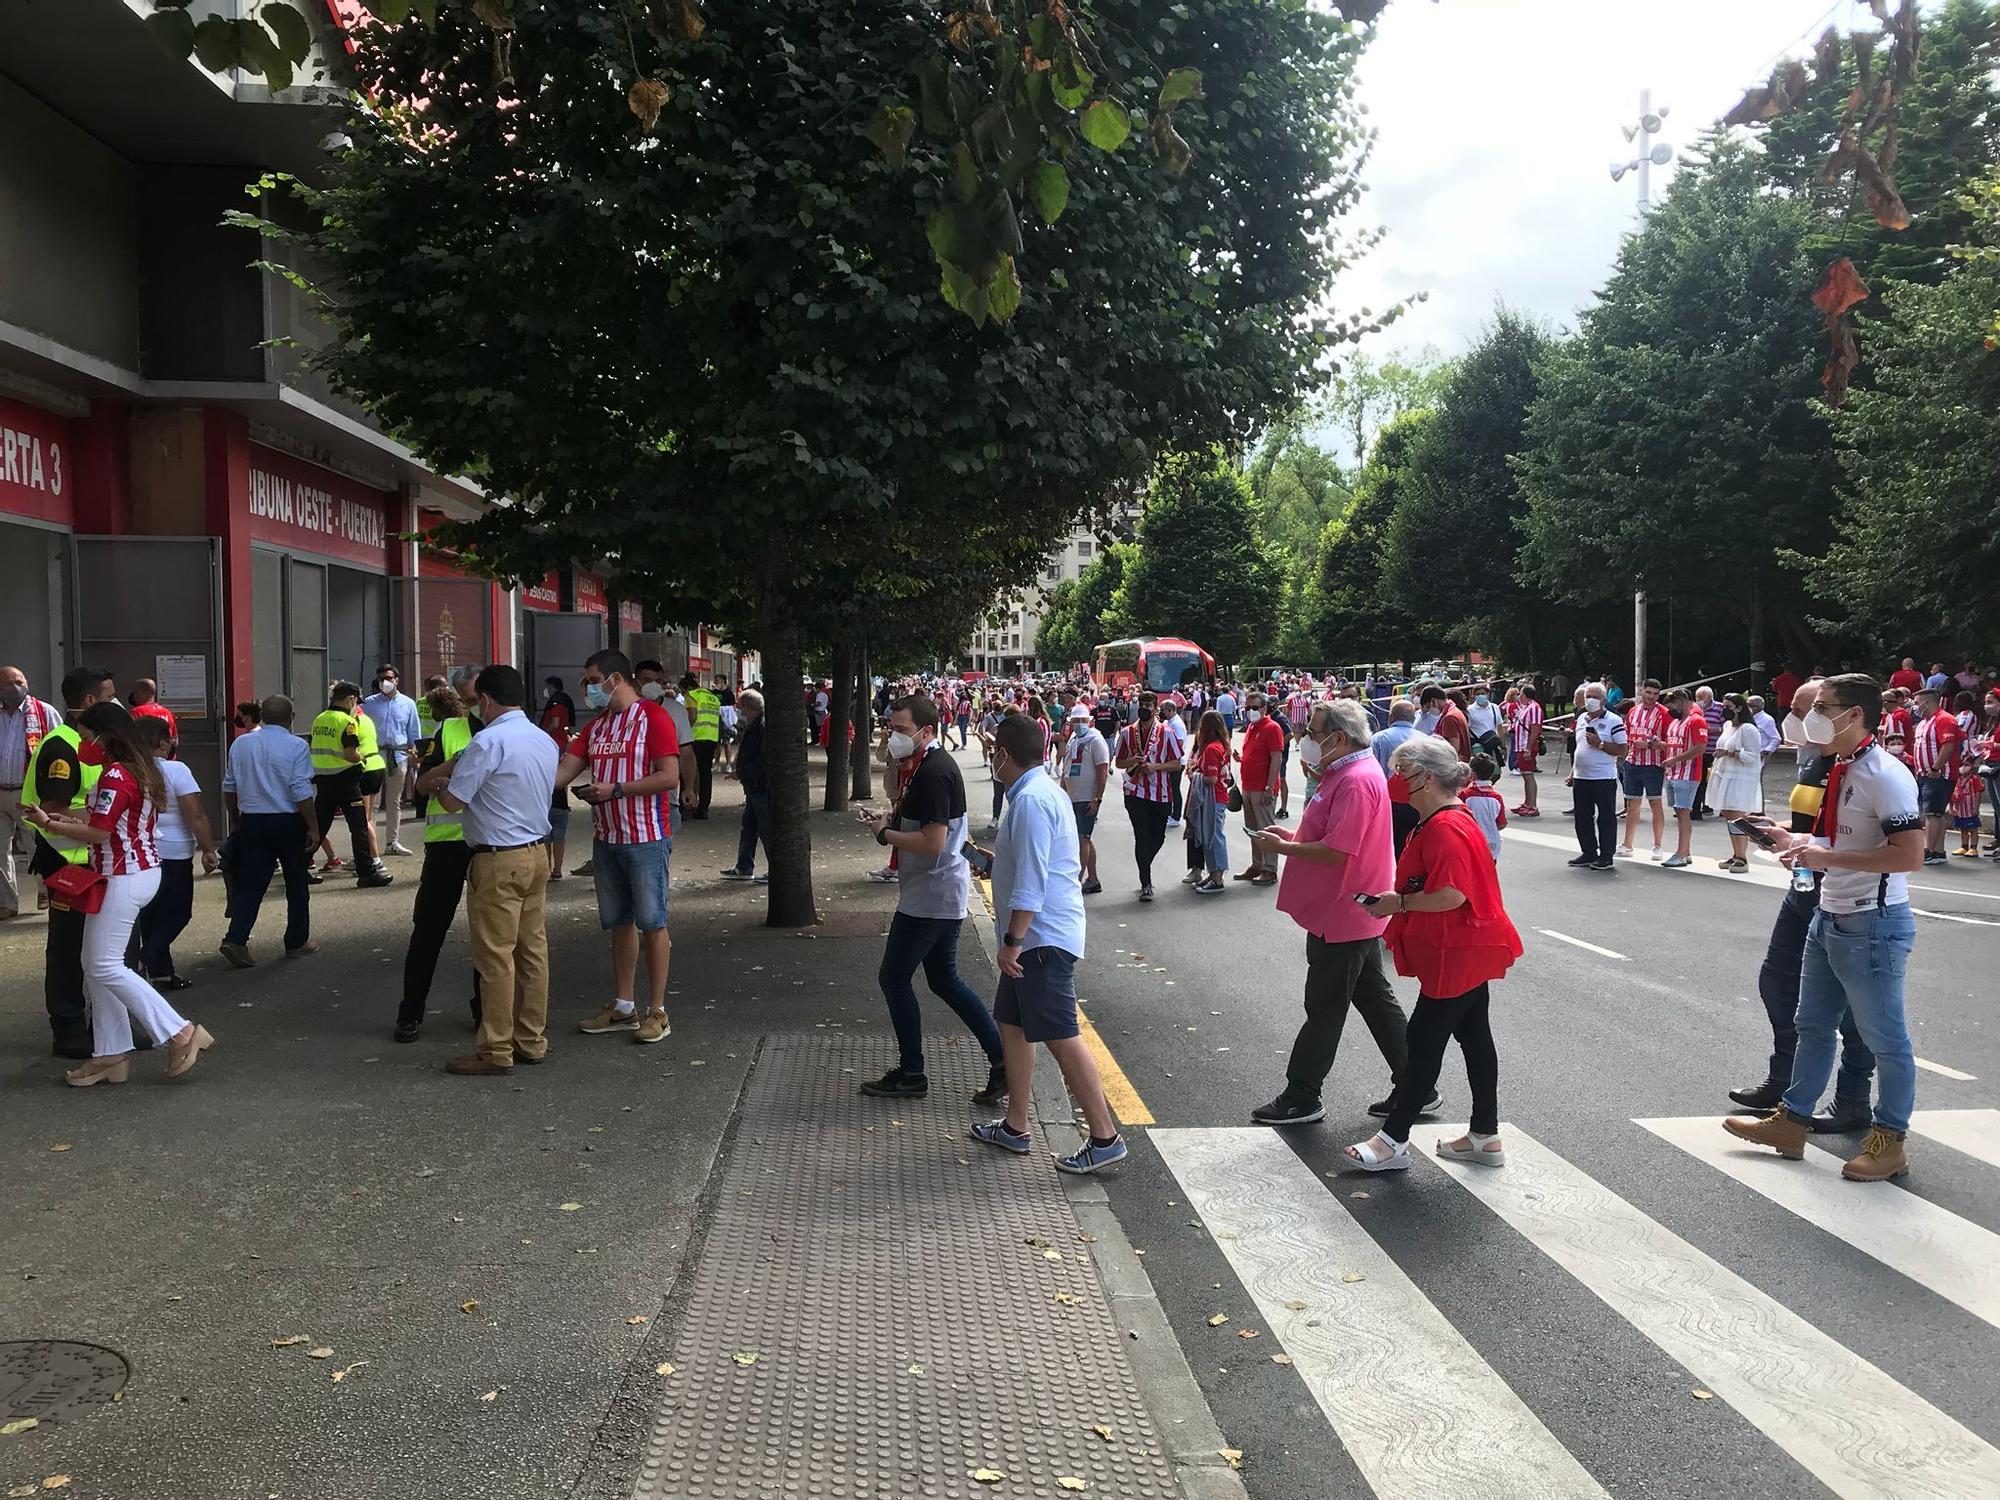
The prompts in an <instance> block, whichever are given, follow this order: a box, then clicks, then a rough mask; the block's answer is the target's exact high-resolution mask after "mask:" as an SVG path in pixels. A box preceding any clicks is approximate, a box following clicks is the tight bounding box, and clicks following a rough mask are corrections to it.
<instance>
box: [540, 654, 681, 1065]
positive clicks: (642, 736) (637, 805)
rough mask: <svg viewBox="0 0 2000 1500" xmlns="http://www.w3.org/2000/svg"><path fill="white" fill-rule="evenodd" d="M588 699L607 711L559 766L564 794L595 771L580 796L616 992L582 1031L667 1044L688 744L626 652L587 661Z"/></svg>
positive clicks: (558, 785)
mask: <svg viewBox="0 0 2000 1500" xmlns="http://www.w3.org/2000/svg"><path fill="white" fill-rule="evenodd" d="M583 695H584V702H585V703H586V704H587V705H588V706H589V707H591V708H593V709H596V710H599V712H598V715H597V718H596V719H595V720H593V721H592V722H591V724H590V727H589V728H587V729H585V730H584V731H583V733H582V734H579V735H578V736H577V737H576V738H575V739H574V740H572V741H570V747H569V753H568V754H567V755H565V756H564V757H563V760H562V764H561V765H560V766H558V767H557V768H556V789H557V791H561V790H562V788H564V787H566V786H568V785H569V784H570V783H571V782H572V781H574V780H575V779H576V778H577V777H578V776H581V775H582V774H583V773H584V772H585V771H589V773H590V784H589V785H588V786H586V787H584V788H583V789H582V790H581V791H579V792H578V793H577V794H576V795H577V796H578V797H580V798H581V799H582V800H583V801H585V802H587V803H589V804H590V807H591V816H592V820H593V823H592V834H593V838H592V842H591V853H590V863H591V878H592V879H593V880H595V881H596V882H597V925H598V926H600V927H602V928H603V929H604V930H605V931H606V932H608V933H610V934H611V979H612V985H613V995H612V1000H611V1003H610V1004H609V1005H607V1006H606V1007H605V1008H604V1009H603V1010H601V1011H599V1012H598V1013H597V1014H596V1015H594V1016H592V1017H591V1018H590V1019H589V1020H587V1021H584V1022H582V1023H580V1024H579V1026H578V1028H577V1029H578V1030H580V1031H582V1032H583V1033H585V1034H586V1035H588V1036H604V1035H607V1034H609V1033H611V1032H614V1031H629V1032H631V1033H633V1040H634V1041H639V1042H658V1041H664V1040H665V1039H666V1038H667V1037H668V1036H670V1035H672V1034H673V1026H672V1024H671V1023H670V1022H669V1021H668V1020H667V960H668V955H669V954H670V952H671V951H672V940H671V939H670V938H669V937H668V935H667V856H668V855H669V854H670V853H671V852H672V850H673V823H672V815H671V812H670V810H669V804H670V802H671V800H672V797H673V794H674V790H675V788H676V787H678V786H679V785H680V775H681V765H680V751H681V746H680V738H679V735H678V734H677V733H676V731H675V729H674V721H673V720H672V719H671V718H669V717H668V715H667V711H666V710H665V709H664V708H662V707H660V705H659V704H657V703H654V702H651V701H649V700H647V699H645V698H643V697H641V696H640V695H639V689H638V686H637V684H636V683H635V682H634V681H633V677H632V663H631V662H630V661H628V660H627V659H626V657H625V654H624V653H623V652H621V651H599V652H597V653H596V654H594V655H593V656H591V658H590V659H589V660H588V661H586V662H585V663H584V664H583ZM641 948H643V949H644V950H645V954H646V980H647V988H648V995H647V999H648V1005H647V1008H646V1013H645V1014H644V1015H643V1016H641V1015H640V1014H639V1011H638V1006H637V1005H636V1003H635V1002H634V999H633V993H634V991H635V990H636V989H637V987H638V977H639V952H640V949H641Z"/></svg>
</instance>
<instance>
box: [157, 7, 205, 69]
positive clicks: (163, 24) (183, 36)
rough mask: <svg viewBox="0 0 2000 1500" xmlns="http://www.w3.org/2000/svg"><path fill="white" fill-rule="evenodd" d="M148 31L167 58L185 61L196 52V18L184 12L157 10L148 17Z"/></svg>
mask: <svg viewBox="0 0 2000 1500" xmlns="http://www.w3.org/2000/svg"><path fill="white" fill-rule="evenodd" d="M146 30H147V31H149V32H151V33H152V35H153V40H154V41H156V42H158V43H159V44H160V46H161V47H162V48H163V49H165V51H166V54H167V56H169V57H172V58H176V59H179V60H182V61H185V60H186V58H187V56H188V54H189V53H191V52H193V51H194V17H193V16H190V15H189V14H188V13H187V12H186V11H184V10H156V11H154V12H153V13H152V14H151V15H150V16H148V17H146Z"/></svg>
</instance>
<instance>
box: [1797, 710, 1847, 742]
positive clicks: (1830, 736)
mask: <svg viewBox="0 0 2000 1500" xmlns="http://www.w3.org/2000/svg"><path fill="white" fill-rule="evenodd" d="M1802 727H1803V728H1804V729H1805V734H1806V743H1807V744H1808V745H1831V744H1832V743H1833V741H1834V737H1835V736H1836V735H1838V734H1839V733H1840V730H1839V728H1838V727H1837V726H1836V725H1835V724H1834V722H1833V720H1832V719H1831V718H1829V717H1828V716H1827V715H1825V714H1823V713H1821V712H1820V711H1819V709H1818V708H1817V707H1815V708H1813V709H1812V710H1811V711H1810V712H1809V713H1807V715H1806V717H1805V722H1804V725H1803V726H1802Z"/></svg>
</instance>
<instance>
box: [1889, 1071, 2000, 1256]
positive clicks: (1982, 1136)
mask: <svg viewBox="0 0 2000 1500" xmlns="http://www.w3.org/2000/svg"><path fill="white" fill-rule="evenodd" d="M1910 1130H1911V1132H1912V1133H1913V1134H1915V1135H1920V1136H1922V1137H1923V1138H1924V1139H1925V1140H1927V1141H1936V1142H1937V1143H1938V1144H1939V1145H1941V1146H1949V1147H1951V1149H1952V1150H1954V1151H1963V1152H1964V1153H1965V1154H1966V1155H1967V1156H1970V1157H1973V1158H1975V1159H1976V1160H1979V1161H1983V1162H1985V1163H1986V1165H1987V1166H1989V1167H2000V1109H1920V1110H1918V1111H1917V1112H1916V1113H1915V1114H1913V1115H1911V1116H1910ZM1994 1274H1995V1275H2000V1272H1995V1273H1994Z"/></svg>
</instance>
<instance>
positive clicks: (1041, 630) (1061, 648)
mask: <svg viewBox="0 0 2000 1500" xmlns="http://www.w3.org/2000/svg"><path fill="white" fill-rule="evenodd" d="M1093 644H1095V643H1094V642H1087V641H1085V640H1084V638H1083V635H1082V633H1081V632H1080V631H1079V630H1078V629H1077V622H1076V580H1075V579H1074V578H1065V579H1064V580H1063V581H1062V582H1061V583H1059V584H1057V585H1056V586H1055V587H1054V588H1052V589H1050V590H1049V604H1048V610H1047V612H1046V613H1044V614H1043V616H1042V623H1041V625H1040V626H1039V627H1038V628H1037V629H1036V631H1035V654H1036V655H1038V656H1040V657H1041V658H1042V660H1043V661H1061V662H1070V661H1082V660H1083V658H1084V657H1085V656H1086V655H1087V654H1089V651H1090V648H1091V646H1092V645H1093Z"/></svg>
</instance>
